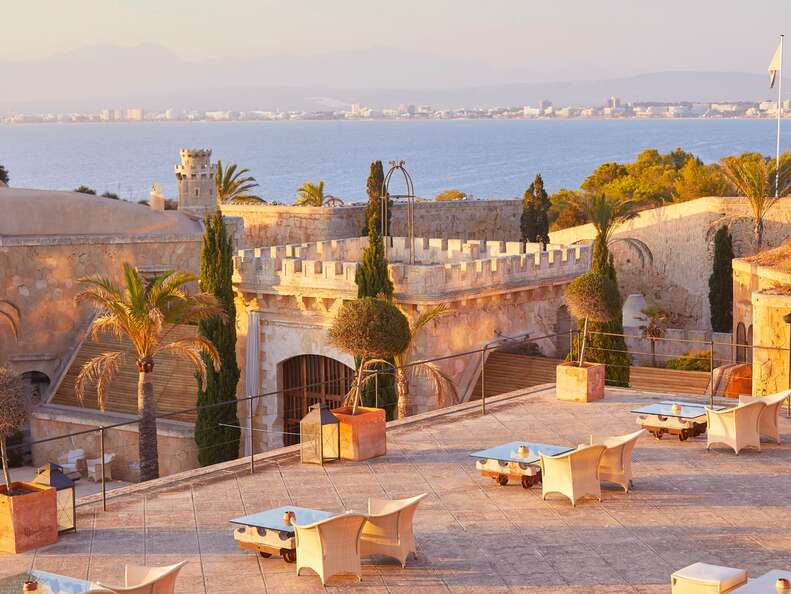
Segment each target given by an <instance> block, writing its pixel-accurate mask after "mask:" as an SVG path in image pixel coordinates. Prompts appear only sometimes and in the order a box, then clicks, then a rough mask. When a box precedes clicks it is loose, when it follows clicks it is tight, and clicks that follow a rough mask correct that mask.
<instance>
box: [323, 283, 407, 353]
mask: <svg viewBox="0 0 791 594" xmlns="http://www.w3.org/2000/svg"><path fill="white" fill-rule="evenodd" d="M329 335H330V343H331V344H333V345H334V346H336V347H338V348H339V349H341V350H343V351H346V352H347V353H350V354H352V355H355V356H357V357H361V358H362V359H363V361H365V360H366V359H386V358H388V357H393V356H394V355H396V354H397V353H400V352H401V351H403V350H404V349H405V348H407V346H408V345H409V322H408V321H407V319H406V317H405V316H404V314H403V313H401V311H400V310H399V309H398V308H397V307H396V306H395V305H393V304H392V303H389V302H387V301H383V300H381V299H375V298H373V297H364V298H362V299H357V300H355V301H349V302H347V303H344V304H343V306H342V307H341V309H340V311H339V312H338V316H337V317H336V318H335V321H334V322H333V324H332V327H331V328H330V332H329Z"/></svg>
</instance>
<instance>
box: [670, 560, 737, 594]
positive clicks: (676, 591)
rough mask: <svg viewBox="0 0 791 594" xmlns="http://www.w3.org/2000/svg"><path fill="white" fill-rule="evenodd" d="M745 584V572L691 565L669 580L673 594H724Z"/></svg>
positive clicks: (707, 565) (720, 567)
mask: <svg viewBox="0 0 791 594" xmlns="http://www.w3.org/2000/svg"><path fill="white" fill-rule="evenodd" d="M746 582H747V572H746V571H744V570H743V569H735V568H733V567H722V566H720V565H709V564H708V563H693V564H692V565H688V566H687V567H685V568H684V569H679V570H678V571H677V572H675V573H674V574H673V575H672V576H671V578H670V583H671V584H672V586H673V594H724V593H726V592H730V591H731V590H734V589H735V588H738V587H739V586H741V585H743V584H745V583H746Z"/></svg>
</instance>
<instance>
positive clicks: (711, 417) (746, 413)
mask: <svg viewBox="0 0 791 594" xmlns="http://www.w3.org/2000/svg"><path fill="white" fill-rule="evenodd" d="M765 408H766V403H765V402H750V403H748V404H740V405H739V406H735V407H733V408H729V409H726V410H721V411H714V410H711V409H708V408H707V409H706V423H707V426H706V439H707V443H706V449H710V448H711V446H713V445H714V444H722V445H725V446H728V447H730V448H733V451H734V452H736V455H738V454H739V452H740V451H741V450H743V449H744V448H747V447H750V446H754V447H756V448H758V449H759V450H760V449H761V435H760V434H759V433H758V423H759V422H760V420H761V414H762V413H763V411H764V409H765Z"/></svg>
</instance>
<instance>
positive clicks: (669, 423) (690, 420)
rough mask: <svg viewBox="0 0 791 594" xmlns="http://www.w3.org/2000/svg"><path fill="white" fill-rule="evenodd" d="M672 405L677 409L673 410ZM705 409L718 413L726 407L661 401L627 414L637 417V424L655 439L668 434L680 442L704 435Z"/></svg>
mask: <svg viewBox="0 0 791 594" xmlns="http://www.w3.org/2000/svg"><path fill="white" fill-rule="evenodd" d="M674 405H678V407H679V408H678V409H676V410H673V406H674ZM707 408H709V409H711V410H715V411H720V410H725V409H726V408H727V407H726V406H719V405H715V406H708V405H705V404H698V403H694V402H674V401H672V400H663V401H662V402H656V403H653V404H648V405H646V406H641V407H640V408H635V409H633V410H631V411H629V412H632V413H634V414H636V415H638V417H637V424H638V425H640V426H641V427H642V428H643V429H645V430H646V431H648V432H649V433H651V434H653V436H654V437H656V438H657V439H662V435H664V434H665V433H669V434H673V435H677V436H678V439H679V440H680V441H685V440H686V439H687V438H689V437H694V436H696V435H701V434H702V433H705V431H706V409H707Z"/></svg>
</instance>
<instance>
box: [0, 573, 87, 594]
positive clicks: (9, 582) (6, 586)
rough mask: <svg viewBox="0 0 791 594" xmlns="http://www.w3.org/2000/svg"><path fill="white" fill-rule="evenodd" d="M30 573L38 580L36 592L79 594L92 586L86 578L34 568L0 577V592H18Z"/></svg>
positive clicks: (41, 593) (13, 593)
mask: <svg viewBox="0 0 791 594" xmlns="http://www.w3.org/2000/svg"><path fill="white" fill-rule="evenodd" d="M31 575H32V576H33V577H34V578H35V579H36V581H37V582H38V589H37V590H36V594H81V593H82V592H87V591H88V590H90V589H91V587H92V586H93V584H92V583H91V582H89V581H87V580H81V579H77V578H72V577H67V576H65V575H58V574H56V573H50V572H48V571H39V570H37V569H35V570H33V571H31V572H30V573H20V574H17V575H12V576H10V577H6V578H0V594H20V593H21V592H22V585H23V584H24V583H25V580H27V579H28V577H30V576H31Z"/></svg>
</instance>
